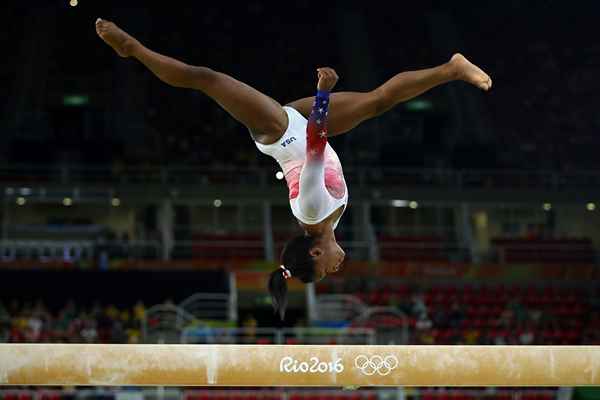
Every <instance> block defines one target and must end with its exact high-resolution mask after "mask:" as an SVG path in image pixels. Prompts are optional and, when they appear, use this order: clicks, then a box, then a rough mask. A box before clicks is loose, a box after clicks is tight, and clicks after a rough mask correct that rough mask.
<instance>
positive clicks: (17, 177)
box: [0, 165, 600, 195]
mask: <svg viewBox="0 0 600 400" xmlns="http://www.w3.org/2000/svg"><path fill="white" fill-rule="evenodd" d="M344 174H345V177H346V181H347V182H348V183H349V184H351V185H353V186H354V187H365V186H373V185H382V184H385V185H388V186H389V185H397V186H408V187H429V188H430V187H440V188H460V189H467V188H486V189H489V188H496V189H505V188H512V189H518V188H521V189H550V190H557V189H565V188H597V187H598V186H600V171H577V172H555V171H525V170H508V169H505V170H500V169H498V170H451V169H406V168H389V167H378V168H373V167H354V168H353V167H346V168H345V169H344ZM0 184H4V185H5V186H9V187H7V188H6V194H8V195H19V190H20V188H19V187H10V185H11V184H13V185H20V186H27V185H29V186H32V187H35V186H44V185H49V184H72V185H79V184H89V185H92V184H93V185H98V184H111V185H116V184H132V185H133V184H140V185H148V184H163V185H164V184H169V185H177V184H194V185H197V184H214V185H219V184H220V185H253V186H259V187H266V186H274V185H281V182H280V181H278V180H277V179H276V178H275V174H274V173H273V169H272V168H269V167H265V168H257V167H244V168H239V167H231V168H225V167H221V168H206V167H190V166H186V167H178V166H163V167H161V166H152V167H138V166H125V167H122V168H111V167H103V166H100V167H93V166H32V165H13V166H3V167H0ZM32 194H34V195H35V194H36V193H35V190H34V191H33V193H32Z"/></svg>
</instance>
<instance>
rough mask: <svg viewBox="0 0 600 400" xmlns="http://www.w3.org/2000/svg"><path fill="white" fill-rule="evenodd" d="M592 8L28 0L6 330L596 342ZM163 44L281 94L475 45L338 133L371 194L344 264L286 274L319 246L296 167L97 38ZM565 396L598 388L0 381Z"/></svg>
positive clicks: (285, 339)
mask: <svg viewBox="0 0 600 400" xmlns="http://www.w3.org/2000/svg"><path fill="white" fill-rule="evenodd" d="M599 11H600V3H598V2H594V1H577V2H566V1H551V0H545V1H527V2H525V1H515V0H506V1H502V2H499V1H496V2H491V1H490V2H488V1H483V2H475V1H455V2H440V1H432V0H430V1H419V2H396V3H393V2H384V1H377V0H376V1H370V2H359V1H351V0H346V1H341V0H339V1H329V2H316V1H308V0H297V1H293V2H267V1H258V0H248V1H244V2H241V1H240V2H238V1H230V2H227V1H226V2H217V3H214V2H208V3H207V2H191V1H189V2H186V1H181V2H171V3H168V4H165V3H156V4H155V5H149V4H148V3H147V2H136V1H128V2H122V1H102V2H99V1H91V0H79V1H77V0H71V1H70V2H69V1H67V0H60V1H58V0H53V1H44V2H42V1H39V2H38V1H28V2H25V1H18V2H17V1H6V2H4V3H3V4H2V14H3V16H4V23H3V30H4V34H2V35H0V41H1V43H2V49H3V53H4V57H2V58H3V61H2V63H0V82H1V83H2V85H1V86H2V90H1V91H0V107H1V110H2V113H1V117H0V131H1V132H2V146H0V196H1V199H2V206H1V208H0V225H1V240H0V341H4V342H12V343H14V342H71V343H81V342H83V343H258V344H270V343H275V344H425V345H427V344H558V345H560V344H600V314H599V311H600V291H599V286H598V280H597V279H598V277H599V271H598V262H599V257H598V246H599V245H600V217H599V213H600V210H598V207H600V203H599V202H600V190H599V184H600V174H599V172H598V171H599V166H600V157H598V152H597V148H596V147H595V146H597V145H598V144H599V143H600V138H598V130H599V128H600V113H598V112H597V110H596V108H597V106H598V104H599V103H600V92H599V91H598V89H600V78H598V74H597V69H598V66H599V65H600V42H598V39H597V31H596V25H597V20H598V16H599ZM97 17H103V18H106V19H111V20H114V21H115V22H116V23H117V24H120V25H121V26H122V27H123V28H125V29H126V30H128V31H129V32H130V33H131V34H133V35H134V36H136V37H137V38H138V39H139V40H140V41H142V42H143V43H144V44H146V45H147V46H149V47H150V48H152V49H154V50H156V51H159V52H162V53H165V54H168V55H171V56H174V57H177V58H181V59H182V60H184V61H186V62H188V63H191V64H197V65H206V66H209V67H211V68H214V69H217V70H221V71H224V72H226V73H229V74H231V75H233V76H234V77H236V78H238V79H240V80H242V81H245V82H248V83H249V84H251V85H253V86H255V87H256V88H258V89H259V90H261V91H263V92H265V93H267V94H268V95H270V96H272V97H273V98H275V99H277V100H278V101H280V102H281V103H283V104H285V103H286V102H289V101H293V100H295V99H298V98H302V97H306V96H310V95H312V94H313V92H314V87H315V74H314V70H315V68H316V67H317V66H323V65H327V66H332V67H334V68H335V69H336V70H337V71H338V73H339V75H340V77H341V79H340V82H339V88H338V89H339V90H369V89H372V88H374V87H375V86H376V85H378V84H380V83H382V82H383V81H384V80H386V79H388V78H389V77H391V76H392V75H394V74H395V73H398V72H400V71H403V70H409V69H418V68H424V67H428V66H432V65H436V64H439V63H443V62H445V61H447V60H448V59H449V57H450V56H451V55H452V54H453V52H456V51H460V52H462V53H463V54H465V55H466V56H467V57H469V58H470V59H471V60H473V61H474V62H475V63H477V64H478V65H480V66H481V67H482V68H483V69H485V70H486V71H487V72H488V73H489V74H490V75H491V76H492V78H493V80H494V88H493V90H492V91H491V92H489V93H481V92H479V91H478V90H477V89H475V88H473V87H470V86H468V85H466V84H463V83H452V84H450V85H446V86H443V87H440V88H437V89H435V90H432V91H430V92H428V93H426V94H425V95H423V96H421V97H419V98H417V99H414V100H412V101H410V102H408V103H404V104H401V105H399V106H398V107H396V108H395V109H394V110H392V111H390V112H388V113H387V114H385V115H384V116H382V117H380V118H378V119H376V120H373V121H370V122H368V123H365V124H363V125H361V126H359V127H358V128H356V129H355V130H354V131H353V132H351V133H350V134H348V135H344V136H342V137H336V138H333V139H331V143H332V145H333V147H334V148H335V149H336V151H337V152H338V154H339V155H340V158H341V160H342V163H343V165H344V170H345V175H346V180H347V182H348V186H349V191H350V204H349V206H348V209H347V211H346V213H345V215H344V217H343V220H342V223H341V224H340V226H339V227H338V229H337V231H336V235H337V237H338V239H339V240H341V241H342V243H343V247H344V248H345V249H346V251H347V254H348V256H347V261H346V263H345V265H344V267H343V270H342V271H341V272H340V273H338V274H336V275H334V276H332V277H329V278H327V279H326V280H324V281H322V282H320V283H319V284H317V285H307V286H303V285H300V284H298V283H292V285H291V288H290V290H291V303H290V309H289V311H288V314H287V316H286V319H285V321H283V322H282V321H279V320H278V318H276V316H275V315H274V314H273V311H272V308H271V305H270V299H269V297H268V296H267V292H266V288H265V283H266V277H267V274H268V272H269V271H271V270H272V269H274V268H276V267H277V266H278V262H277V260H278V257H279V256H278V255H279V253H280V251H281V248H282V246H283V244H284V243H285V241H286V240H287V239H288V238H289V237H291V236H293V235H295V234H298V233H299V232H300V230H299V227H298V225H297V223H296V222H295V220H294V218H293V217H292V214H291V211H290V210H289V205H288V200H287V188H286V186H285V183H284V181H282V180H281V179H280V178H281V176H278V175H277V173H278V172H279V169H278V167H277V165H276V163H275V162H274V161H273V160H272V159H270V158H268V157H266V156H264V155H262V154H260V153H259V152H258V151H257V149H256V148H255V146H254V145H253V143H252V140H251V138H250V136H249V135H248V132H247V131H246V129H245V128H244V127H243V126H241V125H239V124H237V123H236V122H235V121H234V120H233V119H232V118H230V117H229V116H228V115H227V114H226V113H225V112H224V111H222V110H221V109H220V108H219V107H218V106H217V105H216V104H215V103H213V102H212V101H211V100H210V99H208V98H207V97H205V96H204V95H202V94H201V93H199V92H195V91H191V90H182V89H176V88H172V87H168V86H166V85H165V84H163V83H162V82H160V81H159V80H158V79H156V78H155V77H154V76H153V75H151V73H149V72H147V71H146V70H145V69H144V68H143V67H142V66H141V64H139V63H136V62H135V61H132V60H124V59H121V58H119V57H117V56H116V55H115V54H114V52H113V51H112V50H111V49H110V48H109V47H107V46H106V45H105V44H104V43H102V42H101V41H100V39H98V38H97V37H96V34H95V31H94V21H95V19H96V18H97ZM406 397H414V398H415V399H423V400H474V399H489V400H508V399H512V398H518V399H523V400H553V399H558V400H569V399H597V398H599V397H600V395H599V394H598V392H597V391H594V390H582V389H579V390H577V391H573V390H570V389H567V388H560V389H559V388H544V389H510V390H507V389H494V388H479V389H477V388H471V389H445V388H437V389H422V390H419V389H406V390H404V389H401V388H400V389H393V390H389V389H388V390H364V391H361V390H359V391H354V392H347V391H346V392H342V391H335V390H329V391H314V390H311V391H294V390H286V391H281V390H269V389H261V390H250V391H249V390H246V391H211V390H208V391H204V390H203V391H197V390H183V389H169V390H162V389H159V390H157V389H152V390H150V389H148V390H136V391H130V390H123V389H119V388H110V389H95V388H87V389H85V390H82V389H79V390H74V389H72V388H71V389H68V388H65V389H56V390H45V389H44V390H38V389H35V388H20V389H10V390H9V389H1V390H0V398H1V399H3V400H70V399H79V398H91V399H106V400H112V399H116V400H143V399H150V398H156V399H159V398H160V399H163V398H169V399H177V400H179V399H185V400H213V399H218V400H227V399H236V400H257V399H258V400H280V399H283V400H287V399H288V398H289V399H290V400H385V399H388V398H390V399H391V398H394V399H404V398H406Z"/></svg>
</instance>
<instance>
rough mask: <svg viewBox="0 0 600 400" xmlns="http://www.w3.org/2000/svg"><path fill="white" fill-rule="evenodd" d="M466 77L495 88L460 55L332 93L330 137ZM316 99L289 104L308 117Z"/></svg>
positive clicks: (479, 86)
mask: <svg viewBox="0 0 600 400" xmlns="http://www.w3.org/2000/svg"><path fill="white" fill-rule="evenodd" d="M455 80H463V81H465V82H468V83H471V84H472V85H475V86H477V87H478V88H480V89H482V90H489V89H490V88H491V87H492V80H491V79H490V77H489V76H488V75H487V74H486V73H485V72H483V71H482V70H481V69H480V68H479V67H477V66H476V65H474V64H472V63H471V62H470V61H469V60H467V59H466V58H465V57H464V56H462V55H461V54H455V55H454V56H452V58H451V59H450V61H448V62H447V63H445V64H442V65H439V66H437V67H434V68H429V69H423V70H418V71H408V72H401V73H399V74H397V75H395V76H394V77H392V78H391V79H390V80H388V81H387V82H385V83H384V84H383V85H381V86H379V87H378V88H376V89H375V90H372V91H370V92H338V93H332V94H331V100H330V105H329V136H336V135H339V134H342V133H345V132H347V131H349V130H351V129H352V128H354V127H355V126H357V125H358V124H360V123H361V122H363V121H365V120H367V119H370V118H374V117H376V116H378V115H381V114H383V113H384V112H386V111H388V110H389V109H391V108H393V107H394V106H395V105H396V104H398V103H401V102H404V101H407V100H410V99H412V98H414V97H416V96H418V95H420V94H422V93H424V92H426V91H427V90H429V89H432V88H434V87H436V86H439V85H441V84H444V83H447V82H451V81H455ZM312 102H313V98H312V97H307V98H304V99H300V100H297V101H294V102H293V103H290V104H289V105H290V106H291V107H293V108H295V109H296V110H298V111H299V112H300V113H301V114H302V115H304V116H306V117H308V115H309V114H310V111H311V107H312Z"/></svg>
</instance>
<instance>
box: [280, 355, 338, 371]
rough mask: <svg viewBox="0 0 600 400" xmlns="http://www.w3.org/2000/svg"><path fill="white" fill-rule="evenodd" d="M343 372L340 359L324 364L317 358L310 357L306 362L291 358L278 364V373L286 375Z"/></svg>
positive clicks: (284, 359)
mask: <svg viewBox="0 0 600 400" xmlns="http://www.w3.org/2000/svg"><path fill="white" fill-rule="evenodd" d="M342 371H344V365H343V364H342V360H341V359H340V358H338V359H336V360H335V361H330V362H325V361H321V360H319V359H318V358H317V357H311V358H310V359H309V360H308V361H299V360H296V359H294V358H293V357H283V358H282V359H281V361H280V362H279V372H287V373H299V372H301V373H311V374H324V373H336V374H339V373H341V372H342Z"/></svg>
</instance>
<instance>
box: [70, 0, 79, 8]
mask: <svg viewBox="0 0 600 400" xmlns="http://www.w3.org/2000/svg"><path fill="white" fill-rule="evenodd" d="M77 4H79V2H78V1H77V0H71V1H69V5H70V6H71V7H77Z"/></svg>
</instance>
